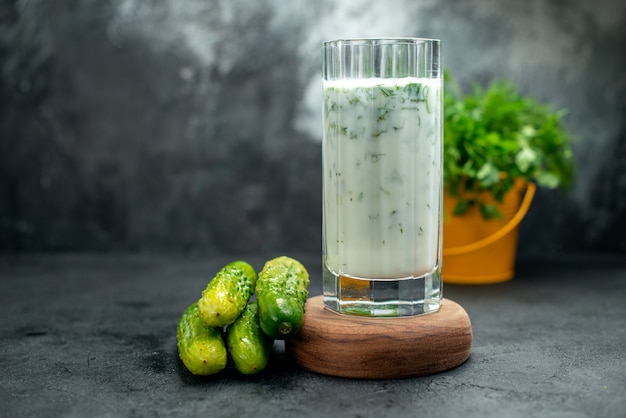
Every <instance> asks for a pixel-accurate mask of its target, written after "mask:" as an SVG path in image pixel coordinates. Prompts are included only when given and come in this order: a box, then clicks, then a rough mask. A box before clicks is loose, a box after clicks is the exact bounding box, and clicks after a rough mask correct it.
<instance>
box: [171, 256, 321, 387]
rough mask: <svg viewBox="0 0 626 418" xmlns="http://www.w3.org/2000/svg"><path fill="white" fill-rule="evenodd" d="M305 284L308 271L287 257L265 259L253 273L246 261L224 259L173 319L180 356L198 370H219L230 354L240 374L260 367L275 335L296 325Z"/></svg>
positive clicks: (284, 336)
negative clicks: (196, 296) (199, 292)
mask: <svg viewBox="0 0 626 418" xmlns="http://www.w3.org/2000/svg"><path fill="white" fill-rule="evenodd" d="M308 286H309V273H308V272H307V271H306V269H305V268H304V266H303V265H302V264H301V263H300V262H298V261H297V260H295V259H293V258H290V257H286V256H281V257H277V258H274V259H272V260H269V261H267V262H266V263H265V265H264V266H263V269H262V270H261V272H260V273H259V274H258V277H257V273H256V272H255V270H254V268H253V267H252V266H251V265H250V264H248V263H246V262H245V261H233V262H232V263H229V264H227V265H226V266H224V267H223V268H222V269H221V270H220V271H219V272H217V274H216V275H215V277H213V279H212V280H211V281H210V282H209V284H208V285H207V287H206V289H204V291H203V292H202V296H201V297H200V299H199V300H198V301H197V302H195V303H192V304H191V305H190V306H189V307H188V308H187V309H185V311H184V312H183V314H182V316H181V318H180V320H179V322H178V328H177V331H176V343H177V346H178V355H179V356H180V359H181V360H182V362H183V364H184V365H185V367H186V368H187V370H189V371H190V372H191V373H193V374H195V375H200V376H207V375H212V374H215V373H218V372H220V371H221V370H223V369H224V368H226V365H227V364H228V359H229V358H230V359H231V360H232V364H233V365H234V367H235V368H236V369H237V370H238V371H239V372H241V373H242V374H246V375H252V374H256V373H259V372H261V371H262V370H264V369H265V367H266V366H267V363H268V361H269V357H270V352H271V348H272V345H273V343H274V340H277V339H279V340H284V339H287V338H289V337H291V336H293V335H295V334H296V333H298V331H300V328H301V327H302V323H303V322H304V304H305V302H306V298H307V294H308V290H307V288H308ZM255 292H256V300H254V301H251V300H250V298H251V296H252V295H253V294H254V293H255Z"/></svg>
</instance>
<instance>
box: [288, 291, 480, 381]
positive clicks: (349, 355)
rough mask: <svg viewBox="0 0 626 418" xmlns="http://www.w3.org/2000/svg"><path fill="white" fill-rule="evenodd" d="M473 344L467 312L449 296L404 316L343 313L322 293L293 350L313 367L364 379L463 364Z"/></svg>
mask: <svg viewBox="0 0 626 418" xmlns="http://www.w3.org/2000/svg"><path fill="white" fill-rule="evenodd" d="M471 348H472V325H471V322H470V319H469V316H468V315H467V312H465V310H464V309H463V308H462V307H461V306H460V305H459V304H457V303H455V302H453V301H451V300H449V299H444V300H443V301H442V304H441V308H440V309H439V311H438V312H436V313H432V314H427V315H422V316H415V317H402V318H365V317H359V316H348V315H339V314H336V313H334V312H331V311H329V310H328V309H325V308H324V303H323V296H317V297H313V298H310V299H308V300H307V303H306V314H305V317H304V324H303V326H302V330H301V331H300V333H299V334H298V335H296V336H295V337H293V338H291V339H290V340H288V341H287V342H286V349H287V352H288V354H289V355H290V356H291V357H292V358H293V359H294V361H295V362H296V364H298V365H299V366H300V367H302V368H304V369H307V370H310V371H312V372H316V373H321V374H326V375H331V376H340V377H350V378H360V379H391V378H404V377H413V376H423V375H428V374H433V373H439V372H442V371H445V370H449V369H452V368H454V367H456V366H459V365H460V364H462V363H464V362H465V361H466V360H467V359H468V358H469V356H470V353H471Z"/></svg>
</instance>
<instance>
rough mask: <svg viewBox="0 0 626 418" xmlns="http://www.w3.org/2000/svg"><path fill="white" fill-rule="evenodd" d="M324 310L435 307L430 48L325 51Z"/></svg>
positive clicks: (381, 44) (434, 107) (437, 155)
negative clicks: (325, 308)
mask: <svg viewBox="0 0 626 418" xmlns="http://www.w3.org/2000/svg"><path fill="white" fill-rule="evenodd" d="M322 52H323V54H322V62H323V63H322V67H323V68H322V79H323V142H322V149H323V176H324V177H323V185H324V186H323V187H324V190H323V237H322V239H323V278H324V285H323V287H324V304H325V306H326V307H327V308H329V309H331V310H333V311H335V312H338V313H344V314H354V315H365V316H375V317H379V316H386V317H397V316H412V315H420V314H424V313H429V312H435V311H437V310H438V309H439V305H440V302H441V290H442V289H441V283H442V282H441V277H440V276H441V259H442V258H441V238H442V146H443V143H442V136H443V90H442V84H443V80H442V74H443V70H442V67H441V63H440V54H441V46H440V41H439V40H436V39H418V38H385V39H350V40H336V41H330V42H325V43H324V44H323V47H322Z"/></svg>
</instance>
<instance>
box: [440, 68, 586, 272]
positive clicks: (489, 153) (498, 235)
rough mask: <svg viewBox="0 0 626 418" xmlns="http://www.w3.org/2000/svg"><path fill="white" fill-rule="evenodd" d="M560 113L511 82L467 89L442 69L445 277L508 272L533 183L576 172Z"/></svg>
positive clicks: (565, 182)
mask: <svg viewBox="0 0 626 418" xmlns="http://www.w3.org/2000/svg"><path fill="white" fill-rule="evenodd" d="M564 114H565V112H564V111H555V110H553V109H552V107H551V106H549V105H547V104H544V103H541V102H539V101H537V100H535V99H533V98H532V97H527V96H523V95H522V94H521V93H520V92H519V91H518V90H516V89H515V87H514V86H513V85H512V84H511V83H510V82H505V81H494V82H492V83H491V84H489V85H488V86H487V88H482V87H481V86H479V85H478V84H474V85H473V86H472V89H471V91H470V92H468V93H465V92H463V91H462V89H461V88H460V87H459V85H458V84H457V83H456V82H455V81H454V80H453V78H452V77H451V75H450V73H449V72H446V74H445V93H444V169H443V171H444V188H445V192H444V227H443V229H444V241H443V243H444V247H443V248H444V249H443V253H444V260H443V269H444V270H443V271H444V281H446V282H451V283H493V282H500V281H505V280H509V279H511V278H512V277H513V275H514V263H515V254H516V251H517V232H518V228H517V226H518V224H519V222H520V221H521V219H522V218H523V217H524V215H525V213H526V211H527V210H528V206H529V205H530V202H531V200H532V197H533V194H534V191H535V187H536V186H535V185H537V186H539V187H545V188H550V189H554V188H561V187H567V186H569V185H570V184H571V182H572V180H573V177H574V163H573V155H572V149H571V144H572V136H571V134H570V133H569V132H568V130H567V128H566V126H565V124H564V122H563V119H562V118H563V116H564Z"/></svg>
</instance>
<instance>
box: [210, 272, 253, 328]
mask: <svg viewBox="0 0 626 418" xmlns="http://www.w3.org/2000/svg"><path fill="white" fill-rule="evenodd" d="M256 281H257V275H256V272H255V271H254V268H253V267H252V266H251V265H250V264H248V263H246V262H245V261H233V262H232V263H229V264H227V265H226V266H224V267H223V268H222V269H221V270H220V271H218V272H217V274H216V275H215V277H214V278H213V279H212V280H211V281H210V282H209V284H208V285H207V287H206V289H204V291H202V297H201V298H200V299H199V300H198V312H199V314H200V318H202V320H203V321H204V322H206V323H207V324H208V325H210V326H213V327H225V326H226V325H230V324H232V323H233V322H234V321H235V319H237V317H238V316H239V315H241V312H243V309H244V308H245V307H246V303H248V299H250V296H251V295H252V293H254V286H255V284H256Z"/></svg>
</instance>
